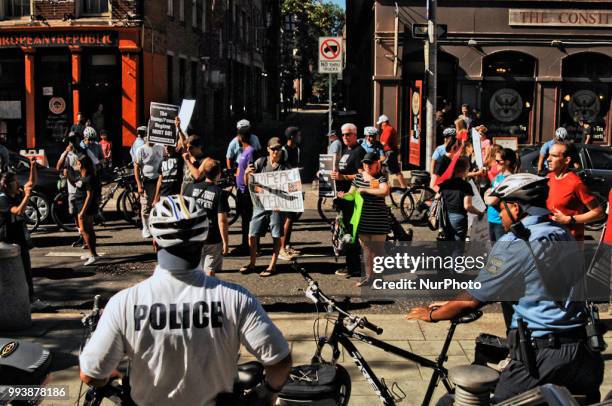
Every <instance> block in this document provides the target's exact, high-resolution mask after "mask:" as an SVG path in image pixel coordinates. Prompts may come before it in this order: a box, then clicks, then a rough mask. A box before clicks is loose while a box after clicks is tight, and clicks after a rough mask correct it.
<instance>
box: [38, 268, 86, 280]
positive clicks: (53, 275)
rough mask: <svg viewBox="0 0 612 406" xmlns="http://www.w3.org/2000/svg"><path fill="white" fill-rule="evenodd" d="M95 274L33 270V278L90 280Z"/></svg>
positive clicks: (67, 270) (53, 269)
mask: <svg viewBox="0 0 612 406" xmlns="http://www.w3.org/2000/svg"><path fill="white" fill-rule="evenodd" d="M95 274H96V273H95V272H92V271H82V270H81V269H72V268H50V267H42V268H34V269H32V276H38V277H44V278H48V279H76V278H89V277H91V276H94V275H95Z"/></svg>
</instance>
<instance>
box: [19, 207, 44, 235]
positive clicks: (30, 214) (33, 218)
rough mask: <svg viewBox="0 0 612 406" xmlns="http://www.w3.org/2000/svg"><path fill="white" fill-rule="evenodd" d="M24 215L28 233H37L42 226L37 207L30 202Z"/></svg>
mask: <svg viewBox="0 0 612 406" xmlns="http://www.w3.org/2000/svg"><path fill="white" fill-rule="evenodd" d="M23 214H24V217H25V223H26V227H27V229H28V231H29V232H30V233H33V232H35V231H36V230H37V229H38V226H39V225H40V213H39V212H38V208H37V207H36V205H35V204H34V203H33V202H32V201H28V204H27V205H26V208H25V212H24V213H23Z"/></svg>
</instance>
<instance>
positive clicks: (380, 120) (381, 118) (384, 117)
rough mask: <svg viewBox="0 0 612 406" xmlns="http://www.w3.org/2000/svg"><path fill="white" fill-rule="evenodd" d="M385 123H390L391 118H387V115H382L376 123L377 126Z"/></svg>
mask: <svg viewBox="0 0 612 406" xmlns="http://www.w3.org/2000/svg"><path fill="white" fill-rule="evenodd" d="M385 121H389V117H387V116H386V115H385V114H382V115H381V116H380V117H378V121H377V122H376V124H382V123H384V122H385Z"/></svg>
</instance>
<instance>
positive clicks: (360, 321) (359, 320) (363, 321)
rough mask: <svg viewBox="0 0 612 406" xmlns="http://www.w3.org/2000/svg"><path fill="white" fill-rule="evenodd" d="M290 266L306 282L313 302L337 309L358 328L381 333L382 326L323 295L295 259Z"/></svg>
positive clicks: (308, 295)
mask: <svg viewBox="0 0 612 406" xmlns="http://www.w3.org/2000/svg"><path fill="white" fill-rule="evenodd" d="M292 268H293V269H294V270H296V271H298V272H299V273H300V274H301V275H302V277H303V278H304V279H305V280H306V282H308V290H307V291H306V297H308V298H310V299H311V300H312V301H313V302H315V303H318V302H322V303H324V304H325V305H326V306H328V307H329V308H330V309H331V310H333V311H337V312H338V313H340V314H342V315H344V316H346V317H347V318H348V319H349V320H350V321H351V322H352V323H354V324H355V325H356V326H358V327H360V328H365V329H368V330H371V331H373V332H374V333H376V334H378V335H380V334H382V333H383V329H382V327H379V326H377V325H376V324H374V323H371V322H370V321H368V319H367V318H365V317H360V316H355V315H353V314H351V313H350V312H348V311H346V310H343V309H341V308H340V307H339V306H338V305H337V304H336V301H335V300H333V299H331V298H329V297H327V296H325V294H324V293H323V292H322V291H321V289H320V288H319V284H318V283H317V282H316V281H315V280H314V279H312V277H311V276H310V275H309V274H308V272H306V270H305V269H304V268H302V267H301V266H299V265H298V263H297V261H293V264H292Z"/></svg>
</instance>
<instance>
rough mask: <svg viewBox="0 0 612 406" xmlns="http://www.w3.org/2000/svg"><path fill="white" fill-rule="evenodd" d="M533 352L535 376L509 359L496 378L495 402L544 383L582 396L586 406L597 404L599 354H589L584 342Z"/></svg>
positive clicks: (600, 378) (600, 373) (600, 368)
mask: <svg viewBox="0 0 612 406" xmlns="http://www.w3.org/2000/svg"><path fill="white" fill-rule="evenodd" d="M535 352H536V366H537V369H538V372H539V376H538V377H537V378H534V377H532V376H531V375H530V374H529V372H528V371H527V368H526V367H525V365H524V364H523V363H522V362H520V361H515V360H514V359H513V360H512V361H511V362H510V364H508V366H507V367H506V368H505V369H504V370H503V371H502V373H501V375H500V377H499V382H498V383H497V387H496V388H495V401H496V402H499V401H502V400H505V399H508V398H510V397H512V396H514V395H518V394H519V393H523V392H525V391H527V390H529V389H533V388H535V387H537V386H540V385H544V384H547V383H552V384H555V385H560V386H565V387H566V388H567V389H568V390H569V391H570V392H571V393H572V394H573V395H586V397H587V404H592V403H597V402H599V398H600V395H599V386H600V385H601V383H602V381H603V373H604V362H603V358H602V356H601V353H599V352H594V351H591V349H590V348H589V346H588V344H587V343H586V341H580V342H576V343H570V344H562V345H560V346H559V348H543V349H539V350H535Z"/></svg>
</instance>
